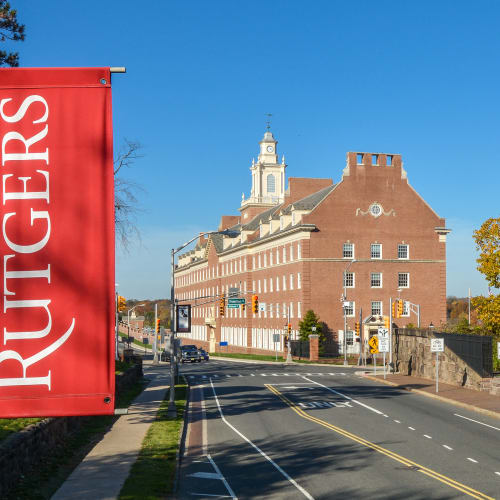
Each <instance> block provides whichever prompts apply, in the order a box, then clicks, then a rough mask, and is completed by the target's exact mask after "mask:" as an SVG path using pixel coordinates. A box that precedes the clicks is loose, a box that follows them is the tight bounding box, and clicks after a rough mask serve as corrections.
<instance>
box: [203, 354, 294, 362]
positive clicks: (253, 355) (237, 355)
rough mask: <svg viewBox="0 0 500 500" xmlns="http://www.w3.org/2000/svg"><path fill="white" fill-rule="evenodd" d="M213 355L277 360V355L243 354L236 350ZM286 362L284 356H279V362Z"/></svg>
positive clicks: (213, 355)
mask: <svg viewBox="0 0 500 500" xmlns="http://www.w3.org/2000/svg"><path fill="white" fill-rule="evenodd" d="M210 356H212V357H222V358H236V359H253V360H257V361H276V356H269V355H266V354H243V353H241V354H240V353H236V352H227V353H226V352H211V353H210ZM283 362H285V358H284V357H283V356H278V363H283Z"/></svg>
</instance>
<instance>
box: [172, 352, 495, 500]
mask: <svg viewBox="0 0 500 500" xmlns="http://www.w3.org/2000/svg"><path fill="white" fill-rule="evenodd" d="M181 372H182V373H183V374H184V375H185V376H186V377H187V379H188V381H189V383H190V385H191V387H192V390H193V392H192V395H193V397H194V399H195V401H196V403H195V405H194V406H195V407H198V408H199V410H200V411H198V412H197V413H196V414H193V415H194V418H193V419H192V423H191V424H190V425H189V430H190V432H189V433H188V434H189V436H188V442H189V443H190V446H191V450H190V451H191V453H188V454H187V456H186V459H185V460H184V462H183V468H182V473H181V481H180V490H179V497H180V498H216V497H218V498H240V499H243V498H266V499H267V498H269V499H282V498H287V499H295V498H297V499H299V498H309V499H313V498H314V499H317V500H319V499H334V498H339V499H340V498H342V499H347V498H369V499H454V498H470V497H472V498H500V420H496V419H493V418H488V417H486V416H483V415H479V414H477V413H474V412H470V411H467V410H463V409H461V408H458V407H456V406H452V405H448V404H446V403H443V402H440V401H437V400H434V399H430V398H426V397H425V396H421V395H419V394H415V393H409V392H406V391H400V390H398V389H396V388H393V387H389V386H386V385H380V384H378V383H377V382H375V381H371V380H367V379H364V378H362V377H360V376H357V375H355V373H354V372H355V370H353V369H352V368H344V367H319V366H307V365H292V366H286V365H281V364H279V365H278V364H276V365H274V364H273V365H268V364H247V363H237V362H226V361H214V360H211V361H210V362H208V363H202V364H199V363H196V364H192V365H182V367H181ZM196 429H198V431H196ZM191 431H192V432H191ZM196 442H198V444H199V447H198V448H196V446H195V445H196ZM193 451H194V452H193Z"/></svg>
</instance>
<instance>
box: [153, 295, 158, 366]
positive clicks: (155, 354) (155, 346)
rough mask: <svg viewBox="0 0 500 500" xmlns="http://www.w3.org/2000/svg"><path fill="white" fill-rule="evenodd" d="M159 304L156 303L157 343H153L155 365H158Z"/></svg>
mask: <svg viewBox="0 0 500 500" xmlns="http://www.w3.org/2000/svg"><path fill="white" fill-rule="evenodd" d="M157 325H158V303H155V341H154V343H153V365H157V364H158V326H157Z"/></svg>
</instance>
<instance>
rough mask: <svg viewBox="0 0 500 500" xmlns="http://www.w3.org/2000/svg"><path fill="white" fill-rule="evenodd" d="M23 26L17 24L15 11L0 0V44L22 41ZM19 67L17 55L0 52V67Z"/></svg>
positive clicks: (23, 35)
mask: <svg viewBox="0 0 500 500" xmlns="http://www.w3.org/2000/svg"><path fill="white" fill-rule="evenodd" d="M24 37H25V34H24V24H19V23H18V22H17V11H16V10H14V9H11V8H10V4H9V2H7V0H0V42H5V41H6V40H12V41H14V42H17V41H22V40H24ZM5 65H6V66H19V54H18V53H17V52H6V51H5V50H0V66H5Z"/></svg>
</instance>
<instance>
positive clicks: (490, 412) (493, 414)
mask: <svg viewBox="0 0 500 500" xmlns="http://www.w3.org/2000/svg"><path fill="white" fill-rule="evenodd" d="M361 376H362V377H364V378H367V379H370V380H374V381H375V382H381V383H382V384H385V385H391V386H393V387H399V388H401V389H403V390H404V391H408V392H415V393H417V394H422V395H423V396H427V397H429V398H432V399H437V400H438V401H442V402H444V403H449V404H452V405H454V406H459V407H461V408H465V409H466V410H471V411H475V412H476V413H482V414H483V415H487V416H489V417H493V418H498V419H500V413H499V412H496V411H493V410H486V409H485V408H479V407H478V406H474V405H471V404H468V403H463V402H462V401H457V400H455V399H450V398H445V397H444V396H438V395H437V394H433V393H431V392H426V391H421V390H420V389H413V388H411V387H406V386H404V385H400V384H396V383H394V382H390V381H389V380H384V379H379V378H378V377H373V376H370V375H366V374H363V375H361Z"/></svg>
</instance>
